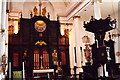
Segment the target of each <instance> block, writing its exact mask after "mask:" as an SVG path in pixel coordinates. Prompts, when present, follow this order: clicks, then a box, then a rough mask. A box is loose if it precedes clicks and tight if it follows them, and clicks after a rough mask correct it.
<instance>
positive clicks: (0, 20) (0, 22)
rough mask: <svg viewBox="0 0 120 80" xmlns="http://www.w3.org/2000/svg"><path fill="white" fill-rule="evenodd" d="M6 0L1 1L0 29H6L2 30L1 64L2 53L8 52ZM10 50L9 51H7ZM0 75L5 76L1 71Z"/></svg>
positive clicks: (0, 37) (0, 33)
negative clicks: (6, 41) (6, 42)
mask: <svg viewBox="0 0 120 80" xmlns="http://www.w3.org/2000/svg"><path fill="white" fill-rule="evenodd" d="M6 15H7V14H6V0H2V2H1V1H0V29H1V30H5V31H4V32H1V31H0V64H1V62H2V55H3V54H6V48H5V45H6V44H5V40H6V36H7V35H6V33H7V29H6V27H7V21H8V20H6V19H7V17H6ZM7 52H8V51H7ZM0 70H2V66H0ZM0 76H2V78H4V77H5V76H4V75H3V73H0Z"/></svg>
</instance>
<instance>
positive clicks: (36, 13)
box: [33, 6, 38, 16]
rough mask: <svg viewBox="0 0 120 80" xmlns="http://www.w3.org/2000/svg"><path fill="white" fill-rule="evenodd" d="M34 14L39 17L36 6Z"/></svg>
mask: <svg viewBox="0 0 120 80" xmlns="http://www.w3.org/2000/svg"><path fill="white" fill-rule="evenodd" d="M33 12H34V16H37V15H38V9H37V7H36V6H35V7H34V9H33Z"/></svg>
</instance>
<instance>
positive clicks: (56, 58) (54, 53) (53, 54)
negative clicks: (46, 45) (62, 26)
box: [52, 50, 58, 65]
mask: <svg viewBox="0 0 120 80" xmlns="http://www.w3.org/2000/svg"><path fill="white" fill-rule="evenodd" d="M52 61H53V65H58V56H57V52H56V50H54V52H53V53H52Z"/></svg>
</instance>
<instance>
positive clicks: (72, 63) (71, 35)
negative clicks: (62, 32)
mask: <svg viewBox="0 0 120 80" xmlns="http://www.w3.org/2000/svg"><path fill="white" fill-rule="evenodd" d="M74 37H75V36H74V29H73V27H72V30H71V32H69V44H70V46H69V56H70V57H69V58H70V71H71V74H74V66H75V52H74V47H75V41H74V40H75V39H74Z"/></svg>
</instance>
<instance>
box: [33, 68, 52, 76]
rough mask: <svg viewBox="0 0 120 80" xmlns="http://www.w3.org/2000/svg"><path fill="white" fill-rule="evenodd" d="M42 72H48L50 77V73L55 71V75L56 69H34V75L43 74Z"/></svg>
mask: <svg viewBox="0 0 120 80" xmlns="http://www.w3.org/2000/svg"><path fill="white" fill-rule="evenodd" d="M42 73H47V76H48V78H50V73H53V75H54V69H40V70H33V76H34V74H42Z"/></svg>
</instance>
